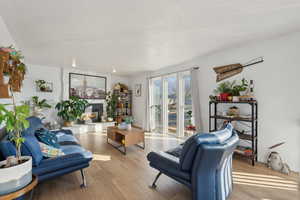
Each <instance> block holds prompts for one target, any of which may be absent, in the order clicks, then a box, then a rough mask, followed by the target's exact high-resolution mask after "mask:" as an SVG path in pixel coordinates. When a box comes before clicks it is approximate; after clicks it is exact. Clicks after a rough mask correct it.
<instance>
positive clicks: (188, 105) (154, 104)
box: [149, 71, 194, 137]
mask: <svg viewBox="0 0 300 200" xmlns="http://www.w3.org/2000/svg"><path fill="white" fill-rule="evenodd" d="M149 91H150V94H149V95H150V110H151V112H150V124H151V130H152V131H153V132H156V133H163V134H170V135H173V136H179V137H184V136H187V135H190V133H192V130H193V127H194V122H193V112H192V110H193V106H192V95H191V76H190V72H189V71H187V72H179V73H173V74H168V75H165V76H159V77H155V78H152V79H150V88H149Z"/></svg>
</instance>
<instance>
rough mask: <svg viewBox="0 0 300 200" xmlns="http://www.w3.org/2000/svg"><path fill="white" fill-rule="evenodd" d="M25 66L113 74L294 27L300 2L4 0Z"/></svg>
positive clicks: (0, 9) (1, 11)
mask: <svg viewBox="0 0 300 200" xmlns="http://www.w3.org/2000/svg"><path fill="white" fill-rule="evenodd" d="M0 15H1V16H2V17H3V19H4V21H5V23H6V25H7V27H8V29H9V31H10V33H11V35H12V37H13V38H14V40H15V41H16V43H17V45H18V47H19V48H20V49H21V50H22V51H23V53H24V54H25V57H26V61H27V62H28V63H33V64H41V65H47V66H60V67H70V66H71V64H72V59H73V58H75V59H76V61H77V65H78V66H79V67H80V68H82V69H84V68H87V69H93V70H97V71H99V72H111V71H112V69H113V67H115V68H116V69H117V71H118V73H119V74H121V75H128V74H132V73H134V72H140V71H151V70H156V69H159V68H162V67H165V66H169V65H173V64H177V63H180V62H184V61H186V60H189V59H192V58H194V57H197V56H200V55H203V54H207V53H211V52H214V51H218V50H222V49H224V48H228V47H232V46H235V45H239V44H241V43H245V42H247V41H253V40H257V39H264V38H269V37H274V36H277V35H280V34H285V33H288V32H293V31H298V30H300V1H299V0H269V1H267V0H265V1H263V0H250V1H249V0H229V1H228V0H206V1H203V0H202V1H201V0H190V1H187V0H150V1H149V0H127V1H125V0H110V1H108V0H42V1H41V0H24V1H23V0H6V1H4V0H2V1H1V2H0Z"/></svg>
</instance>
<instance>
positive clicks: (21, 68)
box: [17, 62, 27, 75]
mask: <svg viewBox="0 0 300 200" xmlns="http://www.w3.org/2000/svg"><path fill="white" fill-rule="evenodd" d="M17 70H18V71H19V72H21V73H22V74H23V75H25V74H26V70H27V69H26V65H25V64H24V63H22V62H21V63H20V64H19V65H18V66H17Z"/></svg>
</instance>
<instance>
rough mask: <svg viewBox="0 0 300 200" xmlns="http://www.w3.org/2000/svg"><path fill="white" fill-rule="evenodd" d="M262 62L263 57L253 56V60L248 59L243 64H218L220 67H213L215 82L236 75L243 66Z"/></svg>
mask: <svg viewBox="0 0 300 200" xmlns="http://www.w3.org/2000/svg"><path fill="white" fill-rule="evenodd" d="M262 62H264V59H263V57H259V58H255V59H253V60H250V61H249V62H247V63H245V64H243V65H242V64H240V63H236V64H231V65H225V66H220V67H214V68H213V69H214V71H215V72H216V74H217V82H219V81H222V80H225V79H227V78H230V77H232V76H234V75H237V74H239V73H241V72H242V71H243V69H244V68H245V67H249V66H251V65H256V64H258V63H262Z"/></svg>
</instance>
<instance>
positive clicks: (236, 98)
mask: <svg viewBox="0 0 300 200" xmlns="http://www.w3.org/2000/svg"><path fill="white" fill-rule="evenodd" d="M239 100H240V97H239V96H233V97H232V101H234V102H237V101H239Z"/></svg>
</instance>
